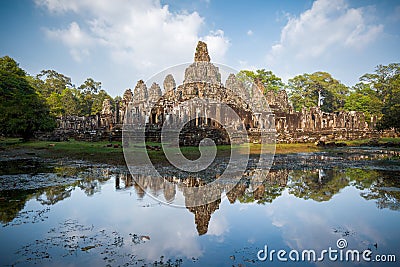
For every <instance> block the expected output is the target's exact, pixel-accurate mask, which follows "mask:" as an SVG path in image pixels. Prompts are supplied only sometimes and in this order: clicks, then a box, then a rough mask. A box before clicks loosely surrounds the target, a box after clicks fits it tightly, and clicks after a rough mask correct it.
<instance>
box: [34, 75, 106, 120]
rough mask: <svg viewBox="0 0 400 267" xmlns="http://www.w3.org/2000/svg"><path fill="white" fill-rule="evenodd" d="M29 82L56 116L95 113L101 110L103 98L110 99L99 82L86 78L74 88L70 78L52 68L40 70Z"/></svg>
mask: <svg viewBox="0 0 400 267" xmlns="http://www.w3.org/2000/svg"><path fill="white" fill-rule="evenodd" d="M30 83H31V85H32V86H33V87H34V88H35V89H36V91H37V92H38V93H39V94H40V95H42V96H43V97H44V98H45V99H46V102H47V104H48V105H49V106H50V111H51V114H52V115H54V116H57V117H60V116H89V115H96V114H98V113H99V112H101V110H102V105H103V101H104V99H106V98H108V99H110V100H112V98H111V96H109V95H108V94H107V92H106V91H105V90H102V89H101V82H96V81H95V80H93V79H92V78H88V79H86V80H85V81H84V83H83V84H82V85H80V86H79V87H78V88H75V86H74V85H73V84H72V82H71V78H69V77H67V76H65V75H64V74H61V73H58V72H56V71H54V70H43V71H41V73H40V74H38V75H37V76H36V78H31V79H30Z"/></svg>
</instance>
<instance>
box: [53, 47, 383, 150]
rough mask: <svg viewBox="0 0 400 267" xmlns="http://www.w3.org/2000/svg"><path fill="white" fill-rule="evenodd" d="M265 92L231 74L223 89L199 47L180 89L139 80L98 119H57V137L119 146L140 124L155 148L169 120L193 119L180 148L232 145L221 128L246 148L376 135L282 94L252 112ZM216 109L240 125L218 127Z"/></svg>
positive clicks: (351, 118)
mask: <svg viewBox="0 0 400 267" xmlns="http://www.w3.org/2000/svg"><path fill="white" fill-rule="evenodd" d="M264 92H265V88H264V87H263V85H262V83H260V82H258V81H255V83H254V84H253V86H251V88H247V87H245V86H244V83H243V82H242V81H240V80H239V79H237V78H236V76H235V75H234V74H230V75H229V76H228V78H227V79H226V81H225V83H223V81H221V74H220V72H219V69H218V67H216V66H215V65H214V64H212V63H211V62H210V56H209V54H208V51H207V45H206V44H205V43H204V42H201V41H199V43H198V45H197V48H196V52H195V56H194V62H193V63H192V64H191V65H189V66H188V68H187V69H186V70H185V74H184V80H183V83H182V84H180V85H177V84H176V82H175V78H174V77H173V76H172V75H171V74H168V75H166V77H165V79H164V82H163V84H162V88H161V86H160V85H159V84H157V83H154V82H153V83H151V84H146V83H145V82H144V81H143V80H139V81H138V82H137V84H136V86H135V88H134V90H133V91H132V90H131V89H127V90H126V91H125V92H124V94H123V97H122V100H121V101H120V102H119V103H115V104H114V105H112V104H111V101H110V100H108V99H106V100H104V103H103V110H102V112H101V113H100V114H98V115H96V116H91V117H62V118H59V119H58V129H57V130H56V132H57V134H58V135H59V136H67V137H73V138H76V139H85V140H99V139H111V140H120V139H121V136H122V129H123V124H124V123H127V122H128V123H137V124H138V123H142V124H143V125H142V126H143V127H146V138H148V140H152V141H158V142H159V141H160V131H161V128H162V127H164V126H166V125H168V123H169V121H170V120H171V118H172V117H174V118H181V119H182V120H184V119H187V118H190V117H196V115H197V118H196V119H194V120H191V121H189V122H188V123H187V125H186V126H185V127H184V128H183V129H182V132H181V136H182V139H181V144H183V145H197V144H198V142H199V140H201V139H202V138H204V137H206V136H208V137H211V138H213V140H214V141H215V142H216V143H217V144H226V143H229V142H230V141H231V140H229V138H228V137H227V134H226V132H224V129H222V128H223V127H222V125H221V124H224V125H226V127H227V128H232V129H233V130H238V131H239V130H243V129H241V125H244V126H245V129H246V131H247V133H248V140H241V141H250V142H259V141H260V140H258V139H259V138H260V132H265V131H267V132H269V133H271V131H273V132H274V133H273V134H274V135H275V137H276V142H277V143H294V142H315V141H318V140H320V139H321V138H322V139H325V140H331V141H338V140H349V139H361V138H370V137H372V136H373V135H376V131H374V126H375V123H376V121H375V120H372V121H371V122H367V121H366V120H365V116H364V114H363V113H362V112H357V111H349V112H347V111H340V112H336V113H326V112H323V111H322V110H321V109H320V108H319V107H313V108H310V109H309V110H308V109H303V110H302V111H300V112H297V111H294V110H293V108H292V107H291V105H290V103H289V101H288V96H287V93H286V91H285V90H283V89H282V90H280V91H278V92H273V91H269V92H267V93H266V95H265V99H266V100H267V103H268V106H269V107H265V106H258V107H253V108H252V109H251V108H250V107H249V105H248V103H262V101H259V98H262V94H263V93H264ZM194 98H198V99H208V100H209V99H211V100H212V101H214V100H215V103H211V104H209V106H207V110H205V111H204V109H205V108H204V107H202V106H201V103H200V104H199V103H197V104H196V103H195V104H191V105H188V104H186V102H187V101H188V100H190V99H194ZM212 101H211V102H212ZM220 103H224V104H226V105H227V106H228V107H230V108H232V109H233V110H234V111H235V112H236V113H237V114H238V115H239V117H240V120H241V121H237V122H235V121H218V119H219V118H222V119H223V116H221V114H223V113H224V112H225V110H224V106H223V105H222V106H221V104H220ZM202 109H203V110H202ZM225 109H226V108H225ZM201 110H202V111H201ZM199 111H201V112H202V113H201V115H200V116H198V115H199V114H200V113H199ZM212 118H217V119H212Z"/></svg>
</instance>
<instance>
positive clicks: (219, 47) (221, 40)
mask: <svg viewBox="0 0 400 267" xmlns="http://www.w3.org/2000/svg"><path fill="white" fill-rule="evenodd" d="M202 39H203V41H204V42H206V43H207V46H208V51H209V54H210V57H211V60H212V61H214V62H222V61H223V59H224V56H225V54H226V51H227V50H228V48H229V46H230V42H229V40H228V39H227V38H226V37H225V36H224V32H223V31H222V30H217V31H211V32H210V34H208V35H207V36H205V37H204V38H202ZM192 50H193V49H192Z"/></svg>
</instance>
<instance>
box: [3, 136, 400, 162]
mask: <svg viewBox="0 0 400 267" xmlns="http://www.w3.org/2000/svg"><path fill="white" fill-rule="evenodd" d="M369 141H370V140H369V139H366V140H354V141H347V142H345V143H346V144H347V145H348V146H362V145H365V144H367V143H368V142H369ZM379 142H380V143H388V142H393V143H398V144H399V143H400V138H382V139H381V140H379ZM148 144H149V145H150V146H152V147H154V148H157V147H158V146H160V144H158V143H148ZM247 147H248V148H249V149H250V153H251V154H259V153H260V152H261V151H262V148H265V150H264V151H273V148H271V147H270V148H268V147H262V146H261V145H260V144H245V145H241V146H238V147H237V148H238V149H239V150H240V151H241V152H242V153H246V151H247V150H246V149H247ZM128 149H129V150H130V151H131V152H133V153H135V150H140V148H135V147H134V146H132V147H130V148H128ZM166 149H173V148H168V147H166ZM206 149H207V148H206ZM0 150H3V151H7V152H8V154H7V155H12V154H13V153H14V154H18V153H19V154H24V155H32V156H38V157H44V158H54V159H56V158H69V159H75V160H86V161H93V162H99V163H109V164H120V165H122V164H125V159H124V155H123V150H122V145H121V142H113V143H112V145H111V146H110V143H109V142H107V141H102V142H83V141H75V140H70V141H65V142H49V141H29V142H21V141H20V140H19V139H12V138H6V139H0ZM321 150H323V148H320V147H317V146H316V145H315V144H313V143H306V144H304V143H301V144H276V150H275V153H276V154H289V153H307V152H316V151H321ZM181 151H182V153H183V154H184V155H185V156H186V157H187V158H189V159H196V158H198V157H199V155H200V153H199V150H198V148H197V147H182V148H181ZM148 154H149V156H150V158H151V159H152V160H153V162H154V161H155V162H163V161H165V160H166V159H165V156H164V153H163V152H162V151H157V150H156V149H155V150H148ZM217 154H218V155H220V156H229V155H230V146H229V145H224V146H218V147H217Z"/></svg>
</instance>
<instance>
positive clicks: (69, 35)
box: [35, 0, 230, 79]
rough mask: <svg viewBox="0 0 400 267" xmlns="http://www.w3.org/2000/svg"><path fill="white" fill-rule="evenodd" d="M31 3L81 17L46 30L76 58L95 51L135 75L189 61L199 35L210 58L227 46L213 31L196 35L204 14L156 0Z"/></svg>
mask: <svg viewBox="0 0 400 267" xmlns="http://www.w3.org/2000/svg"><path fill="white" fill-rule="evenodd" d="M35 1H36V4H37V5H39V6H42V7H45V8H46V9H47V10H48V11H49V12H50V13H56V14H57V13H66V12H73V13H76V14H77V15H78V16H79V17H80V18H81V19H82V20H83V22H81V25H79V24H78V23H77V22H72V23H71V24H70V26H69V28H67V29H47V30H46V33H47V35H48V36H49V37H52V38H55V39H58V40H61V41H62V42H63V44H65V45H66V46H67V47H68V48H69V49H70V52H71V54H72V55H73V57H74V59H75V60H77V61H80V60H82V56H84V55H86V56H87V55H88V54H90V53H89V52H90V51H92V50H95V51H98V50H101V51H103V52H104V51H105V53H106V57H108V58H109V59H111V62H110V64H122V65H125V66H126V67H127V68H129V67H131V68H132V67H133V68H134V69H135V70H136V73H140V74H142V75H144V76H146V75H147V76H149V75H151V74H154V71H159V70H161V69H163V68H165V67H168V66H170V65H172V64H177V63H182V62H188V61H189V60H191V59H192V58H193V55H194V50H195V47H196V43H197V41H198V40H200V39H202V40H204V41H206V42H207V43H208V47H209V52H210V55H211V58H212V60H213V61H222V60H223V58H224V55H225V53H226V51H227V50H228V48H229V45H230V43H229V40H228V39H227V38H226V37H225V36H224V32H223V31H222V30H219V29H218V30H216V31H211V32H209V33H208V34H205V35H203V36H201V35H200V31H201V29H202V27H203V26H204V18H203V17H201V16H200V15H199V14H198V13H197V12H191V13H189V12H187V11H181V12H171V11H170V10H169V7H168V5H162V4H161V3H160V1H159V0H142V1H128V0H119V1H108V0H98V1H91V0H70V1H61V0H35ZM83 29H84V30H83ZM92 54H94V53H92ZM131 72H132V70H131ZM142 78H143V79H145V78H146V77H142Z"/></svg>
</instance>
